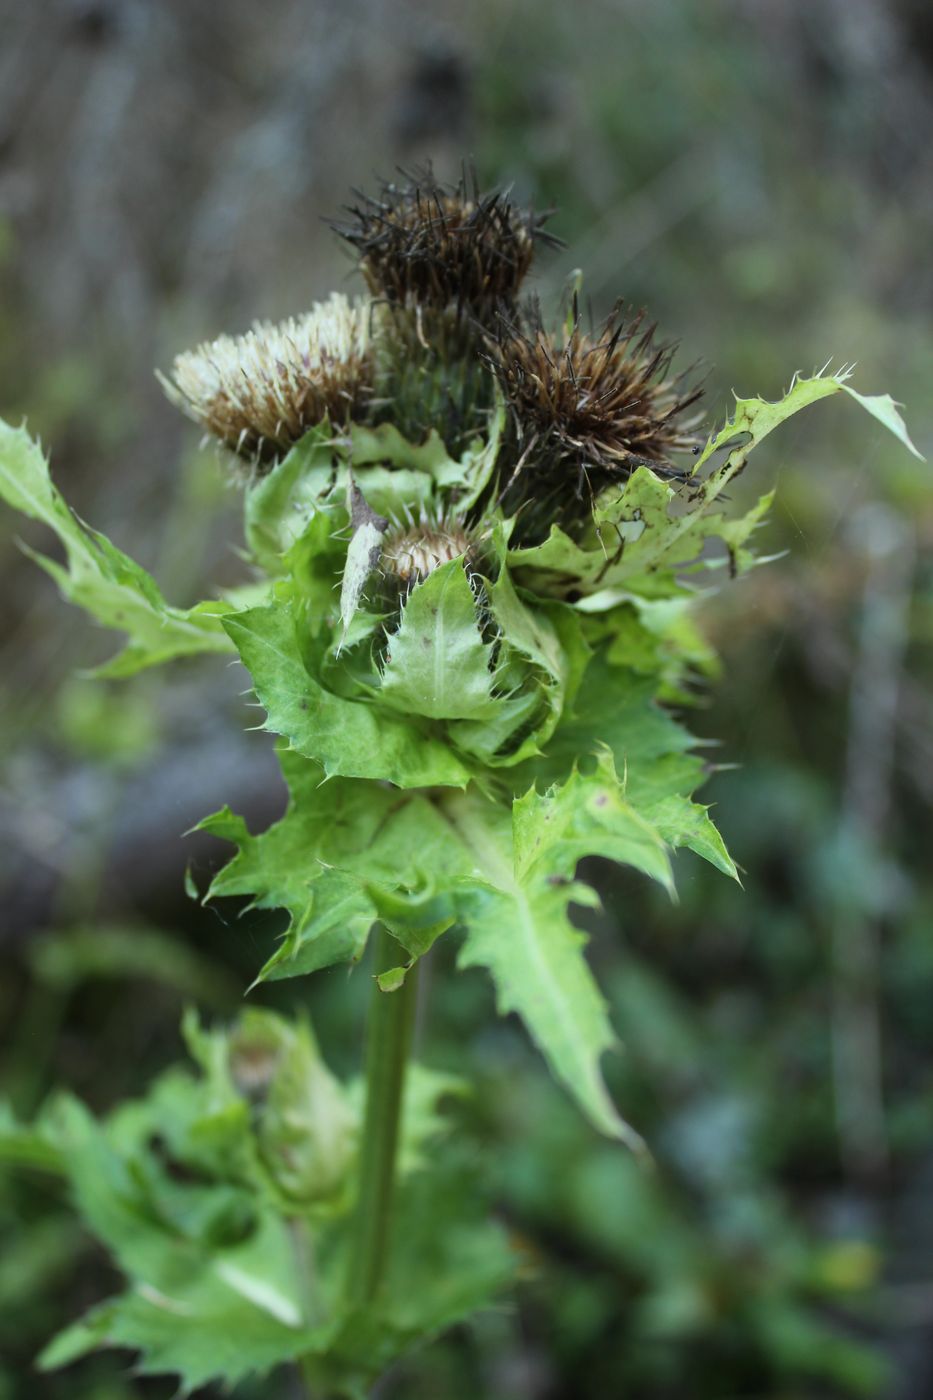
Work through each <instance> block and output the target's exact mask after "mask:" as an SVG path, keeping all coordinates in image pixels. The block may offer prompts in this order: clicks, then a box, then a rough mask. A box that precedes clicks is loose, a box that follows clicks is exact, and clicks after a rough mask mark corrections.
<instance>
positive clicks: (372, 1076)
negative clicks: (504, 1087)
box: [347, 925, 418, 1307]
mask: <svg viewBox="0 0 933 1400" xmlns="http://www.w3.org/2000/svg"><path fill="white" fill-rule="evenodd" d="M374 941H375V945H376V947H375V953H376V959H375V969H374V970H375V972H376V973H377V974H378V973H380V972H386V971H387V970H388V969H389V968H391V967H395V966H397V965H398V962H399V953H400V949H399V945H398V944H397V943H396V942H395V940H394V939H393V938H392V936H391V935H390V934H389V933H388V932H387V930H386V929H384V928H383V927H382V926H381V925H380V926H379V928H378V930H377V932H376V935H375V940H374ZM417 990H418V964H417V963H415V965H414V967H412V968H411V970H410V971H409V972H408V974H407V975H406V977H405V981H404V983H403V984H402V986H401V987H399V988H398V990H397V991H394V992H383V991H382V990H381V989H380V987H379V984H378V982H376V981H375V980H374V982H373V995H372V1003H371V1006H370V1013H369V1025H368V1027H367V1039H366V1113H365V1117H364V1121H363V1136H362V1140H361V1143H360V1165H359V1187H358V1195H357V1202H356V1221H355V1234H354V1238H353V1247H352V1253H351V1256H350V1268H349V1273H348V1277H347V1298H348V1301H349V1302H351V1303H354V1304H357V1305H358V1306H362V1307H365V1306H366V1304H367V1303H370V1302H372V1300H373V1298H374V1297H375V1296H376V1293H377V1292H378V1290H379V1284H380V1282H381V1280H382V1276H383V1272H384V1270H385V1264H386V1259H387V1257H388V1248H389V1233H390V1227H391V1222H392V1204H393V1197H394V1193H395V1166H396V1157H397V1154H398V1143H399V1129H400V1122H401V1112H402V1103H403V1097H404V1091H405V1070H406V1068H407V1064H408V1052H409V1048H410V1045H411V1031H412V1023H413V1019H414V1009H415V1002H416V999H417Z"/></svg>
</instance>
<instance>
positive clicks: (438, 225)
mask: <svg viewBox="0 0 933 1400" xmlns="http://www.w3.org/2000/svg"><path fill="white" fill-rule="evenodd" d="M358 197H359V201H360V202H359V203H358V204H357V205H355V206H353V207H351V208H350V209H349V210H348V212H349V213H350V214H352V216H353V222H352V223H349V224H336V225H335V227H336V229H337V231H338V233H340V234H341V236H342V237H343V238H345V239H346V240H347V242H348V243H350V244H352V246H353V247H354V248H356V249H357V251H358V252H359V254H360V260H361V266H362V269H363V274H364V276H365V278H366V281H367V283H368V285H369V289H370V291H371V292H372V294H373V296H374V297H385V298H386V299H387V300H388V301H389V302H390V303H392V304H393V305H396V306H404V307H410V306H415V307H419V308H423V309H428V308H429V309H431V310H435V311H439V310H443V309H445V308H448V307H455V308H456V310H457V312H458V314H463V313H468V314H469V315H470V316H472V317H474V318H476V319H477V320H479V321H480V322H483V323H485V324H491V321H492V318H493V317H494V315H495V313H496V311H497V310H498V309H499V308H500V307H503V306H504V307H506V308H509V307H512V306H514V304H515V300H516V298H517V296H518V292H519V288H520V287H521V284H522V282H523V281H524V278H525V276H526V274H527V272H528V269H529V267H530V266H531V261H532V257H533V256H534V245H535V242H536V241H544V242H547V243H551V244H555V243H557V242H558V240H557V239H555V238H553V237H551V236H550V235H549V234H546V233H544V232H543V227H542V226H543V224H544V222H545V220H546V218H547V215H546V214H543V215H542V214H535V213H533V212H532V211H531V210H520V209H517V208H516V207H515V206H514V205H513V204H511V203H510V201H509V200H508V199H507V198H506V196H505V195H504V194H503V193H502V192H497V193H493V194H487V195H481V194H480V192H479V190H478V188H477V186H476V178H475V174H474V175H472V176H471V177H470V178H469V179H468V177H467V175H466V174H464V175H463V176H462V177H461V179H460V181H459V182H458V183H457V184H456V185H444V184H441V183H439V182H438V181H437V180H436V179H435V178H434V175H433V174H432V172H431V170H430V168H427V169H425V170H423V171H417V172H414V173H413V174H412V175H411V176H410V177H408V178H407V179H406V183H405V184H402V185H394V184H386V185H384V186H383V189H382V191H381V196H380V197H379V198H370V197H369V196H367V195H359V196H358Z"/></svg>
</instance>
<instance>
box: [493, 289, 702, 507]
mask: <svg viewBox="0 0 933 1400" xmlns="http://www.w3.org/2000/svg"><path fill="white" fill-rule="evenodd" d="M656 331H657V328H656V326H655V325H653V324H650V323H647V322H646V319H645V315H644V313H643V312H638V313H637V314H635V315H630V314H627V313H626V311H625V309H624V308H623V307H622V306H621V305H620V306H618V307H617V308H616V309H615V311H613V313H612V315H611V316H610V317H609V318H608V320H607V321H606V322H605V324H604V326H603V327H602V330H601V331H600V332H599V333H597V334H595V335H594V334H590V333H588V332H586V331H584V330H583V329H581V326H580V318H579V313H578V310H577V307H576V304H574V307H573V316H572V320H571V323H570V327H569V329H568V330H567V331H566V332H565V333H564V334H563V335H562V336H555V335H553V334H552V333H551V332H549V331H547V330H545V328H544V327H543V325H542V323H541V317H540V313H539V312H538V310H537V308H536V307H532V308H530V309H529V310H527V311H526V313H525V315H524V317H523V318H522V321H521V323H516V322H513V321H509V320H507V319H505V318H503V319H501V320H500V323H499V327H498V331H497V334H496V337H495V340H494V342H493V344H492V348H491V351H490V353H489V364H490V366H491V368H492V370H493V372H494V374H495V375H496V378H497V379H498V381H499V385H500V387H501V390H502V393H503V395H504V397H505V400H506V403H507V405H508V407H509V409H510V412H511V420H512V430H513V438H514V446H515V451H514V454H513V466H512V469H511V472H510V473H509V471H508V469H507V470H506V473H505V475H504V479H502V480H501V482H500V487H501V496H500V499H501V501H502V504H503V505H504V506H505V508H506V510H508V511H514V510H518V509H519V508H520V507H522V506H523V504H524V503H525V502H527V503H528V507H529V508H530V509H526V512H525V513H526V518H527V517H528V516H529V514H530V513H531V512H532V511H533V512H534V513H535V514H537V509H536V508H537V506H538V505H540V504H541V503H542V502H543V501H544V500H545V499H547V500H549V501H551V502H552V504H553V505H554V506H555V507H558V505H559V503H561V502H563V503H564V508H565V509H566V510H567V511H568V512H569V513H571V514H572V513H574V512H573V508H572V503H573V502H577V503H578V504H582V505H583V506H584V507H585V508H586V509H587V510H588V509H589V504H590V502H591V501H592V499H593V498H594V497H595V496H596V495H598V494H599V492H600V491H601V490H603V489H604V488H605V487H606V486H608V485H610V484H612V483H613V482H618V481H625V480H627V479H628V478H629V477H630V476H631V475H632V473H633V472H634V471H635V470H636V468H637V467H638V466H641V465H648V466H650V467H651V468H652V470H653V471H654V472H655V473H656V474H658V475H660V476H663V477H665V478H678V477H682V476H683V475H684V473H683V472H682V471H681V469H680V468H678V467H677V466H675V465H674V464H673V463H672V462H671V461H670V456H671V454H672V453H678V452H689V451H691V449H692V448H693V447H694V446H695V445H696V442H697V439H696V436H695V432H694V429H695V427H696V420H687V421H685V420H684V418H683V415H684V414H685V413H686V411H687V410H688V409H689V408H691V407H692V406H693V405H694V404H695V403H696V402H697V400H698V399H699V398H700V396H701V394H702V390H701V389H700V388H688V387H685V386H684V376H683V375H679V376H676V377H672V376H671V363H672V360H673V356H674V349H675V347H674V346H672V345H665V344H658V343H657V341H656Z"/></svg>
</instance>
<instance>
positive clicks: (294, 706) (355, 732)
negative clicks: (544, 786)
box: [224, 603, 469, 788]
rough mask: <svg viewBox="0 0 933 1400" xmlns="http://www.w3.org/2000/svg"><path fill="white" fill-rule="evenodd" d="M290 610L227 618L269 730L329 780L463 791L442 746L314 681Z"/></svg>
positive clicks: (278, 607) (457, 769) (298, 613)
mask: <svg viewBox="0 0 933 1400" xmlns="http://www.w3.org/2000/svg"><path fill="white" fill-rule="evenodd" d="M302 620H303V612H302V610H300V609H297V608H295V606H294V605H292V604H290V603H289V604H273V605H272V606H270V607H265V608H251V609H249V610H248V611H246V612H242V613H236V614H235V615H233V616H231V617H227V618H224V627H225V628H226V630H227V632H228V633H229V635H230V638H231V639H232V641H233V643H234V645H235V646H236V649H237V651H238V652H239V654H240V658H241V660H242V661H243V664H244V665H245V666H246V668H247V670H248V671H249V673H250V676H251V677H252V681H253V687H254V689H255V691H256V695H257V696H258V698H259V700H260V702H261V704H262V706H263V708H264V709H265V710H266V713H267V716H268V718H267V720H266V723H265V724H264V725H263V728H264V729H270V730H272V731H273V732H274V733H276V734H282V735H284V736H285V738H287V739H288V740H289V743H290V744H291V747H292V748H294V749H297V751H298V752H299V753H302V754H304V755H305V756H306V757H307V758H311V759H314V760H315V761H316V762H318V763H320V764H321V765H322V767H323V768H324V771H325V773H326V775H327V776H328V777H332V776H336V775H340V774H342V775H346V776H348V777H361V778H375V779H381V780H383V781H387V782H390V783H395V784H396V786H398V787H401V788H410V787H431V786H455V787H462V786H463V785H465V783H466V782H467V780H468V777H469V772H468V770H467V769H466V768H465V767H464V765H463V763H462V762H461V761H460V760H459V759H458V758H457V757H456V756H455V755H454V754H453V753H451V752H450V750H449V748H448V747H447V745H445V744H444V743H443V742H442V741H441V740H439V739H435V738H433V737H432V736H431V735H430V734H429V733H427V732H426V730H424V729H422V728H419V727H417V726H416V725H415V724H413V723H409V722H407V721H405V720H403V719H400V718H397V717H395V716H392V715H386V714H379V713H377V712H376V711H375V710H374V709H373V707H372V706H371V705H368V704H365V703H363V702H358V701H352V700H345V699H343V698H341V697H340V696H338V695H335V694H333V693H332V692H331V691H329V690H325V689H324V687H323V686H322V685H321V684H320V683H319V682H318V681H316V680H315V679H314V678H313V677H312V676H311V674H310V673H309V671H308V669H307V667H306V665H305V663H304V660H303V658H302V646H301V642H300V641H299V637H298V631H297V629H298V627H299V626H300V625H301V623H302Z"/></svg>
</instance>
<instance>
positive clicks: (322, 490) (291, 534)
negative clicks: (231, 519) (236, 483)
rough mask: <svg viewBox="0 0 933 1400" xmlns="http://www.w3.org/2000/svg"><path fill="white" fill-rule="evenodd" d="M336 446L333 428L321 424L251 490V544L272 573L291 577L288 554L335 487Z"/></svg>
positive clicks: (258, 559) (248, 511)
mask: <svg viewBox="0 0 933 1400" xmlns="http://www.w3.org/2000/svg"><path fill="white" fill-rule="evenodd" d="M336 446H337V445H336V442H335V440H334V435H333V432H332V430H331V428H330V426H329V424H327V423H326V422H325V423H319V424H318V425H317V427H315V428H312V429H311V431H310V432H307V433H305V435H304V437H303V438H302V439H301V441H300V442H298V443H296V444H295V446H294V447H293V448H292V450H291V451H290V452H289V453H287V455H286V456H285V457H283V458H282V460H281V461H280V462H277V463H276V465H275V466H274V467H273V468H272V470H271V471H270V472H267V473H266V475H265V476H261V477H259V478H258V479H257V480H256V481H255V482H254V483H253V484H252V485H251V486H250V487H249V489H248V491H247V493H246V502H245V508H244V510H245V530H246V542H247V544H248V545H249V549H250V552H251V554H252V556H253V558H254V559H255V560H256V562H257V564H260V565H261V566H262V567H263V568H264V569H265V570H266V572H267V573H269V574H273V575H274V574H282V573H285V572H286V569H285V566H284V565H283V563H282V555H283V554H285V553H286V552H287V551H288V550H289V549H290V548H291V546H292V545H293V544H294V543H295V541H296V540H297V539H298V537H299V536H300V535H301V534H302V532H303V531H304V529H305V527H306V526H307V524H308V521H309V520H310V518H311V516H312V515H313V514H314V512H315V510H316V509H317V508H318V505H319V503H320V501H321V500H322V499H323V497H324V496H326V495H327V493H328V491H329V490H330V488H331V486H332V485H333V481H334V474H335V470H336V465H335V462H336V457H335V454H336Z"/></svg>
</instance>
